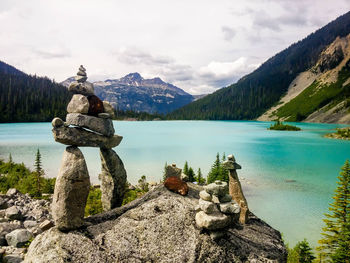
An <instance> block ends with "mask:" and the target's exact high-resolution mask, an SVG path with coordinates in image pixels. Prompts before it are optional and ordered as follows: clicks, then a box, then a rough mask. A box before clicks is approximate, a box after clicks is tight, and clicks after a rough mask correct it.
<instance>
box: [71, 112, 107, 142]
mask: <svg viewBox="0 0 350 263" xmlns="http://www.w3.org/2000/svg"><path fill="white" fill-rule="evenodd" d="M66 122H67V123H68V124H69V125H75V126H79V127H84V128H87V129H89V130H92V131H94V132H98V133H100V134H102V135H105V136H107V137H110V136H112V135H113V134H114V128H113V122H112V120H110V119H102V118H97V117H94V116H88V115H83V114H80V113H69V114H67V117H66Z"/></svg>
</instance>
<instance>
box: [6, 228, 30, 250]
mask: <svg viewBox="0 0 350 263" xmlns="http://www.w3.org/2000/svg"><path fill="white" fill-rule="evenodd" d="M32 237H33V235H32V234H31V233H30V232H29V231H28V230H26V229H16V230H13V231H12V232H10V233H8V234H7V235H6V241H7V244H9V245H10V246H13V247H23V246H24V245H25V244H26V243H27V242H28V241H29V239H31V238H32Z"/></svg>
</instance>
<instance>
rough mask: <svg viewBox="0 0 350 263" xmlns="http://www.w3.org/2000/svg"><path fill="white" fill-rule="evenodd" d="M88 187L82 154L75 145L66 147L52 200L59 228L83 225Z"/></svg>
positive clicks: (53, 214) (65, 228) (88, 182)
mask: <svg viewBox="0 0 350 263" xmlns="http://www.w3.org/2000/svg"><path fill="white" fill-rule="evenodd" d="M89 188H90V179H89V173H88V170H87V167H86V163H85V159H84V156H83V154H82V153H81V151H80V150H79V149H78V148H77V147H75V146H69V147H67V148H66V150H65V151H64V153H63V158H62V163H61V168H60V171H59V173H58V176H57V179H56V184H55V192H54V196H53V201H52V216H53V219H54V221H55V225H56V226H57V227H58V228H59V229H61V230H70V229H76V228H78V227H81V226H82V225H83V218H84V210H85V205H86V200H87V197H88V194H89Z"/></svg>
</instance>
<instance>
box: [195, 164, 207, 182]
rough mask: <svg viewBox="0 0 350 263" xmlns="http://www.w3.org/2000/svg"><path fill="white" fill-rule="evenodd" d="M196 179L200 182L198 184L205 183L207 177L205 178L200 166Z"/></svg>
mask: <svg viewBox="0 0 350 263" xmlns="http://www.w3.org/2000/svg"><path fill="white" fill-rule="evenodd" d="M196 181H197V182H198V184H204V183H205V179H204V178H203V175H202V171H201V168H198V172H197V177H196Z"/></svg>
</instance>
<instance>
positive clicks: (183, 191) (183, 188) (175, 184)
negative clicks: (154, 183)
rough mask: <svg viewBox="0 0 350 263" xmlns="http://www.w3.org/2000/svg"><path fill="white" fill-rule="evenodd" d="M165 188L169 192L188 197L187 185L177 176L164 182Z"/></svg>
mask: <svg viewBox="0 0 350 263" xmlns="http://www.w3.org/2000/svg"><path fill="white" fill-rule="evenodd" d="M164 186H165V187H166V188H167V189H168V190H170V191H172V192H175V193H177V194H180V195H187V193H188V185H187V183H186V182H184V181H182V180H181V179H180V178H179V177H177V176H171V177H168V178H167V179H166V180H165V182H164Z"/></svg>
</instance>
